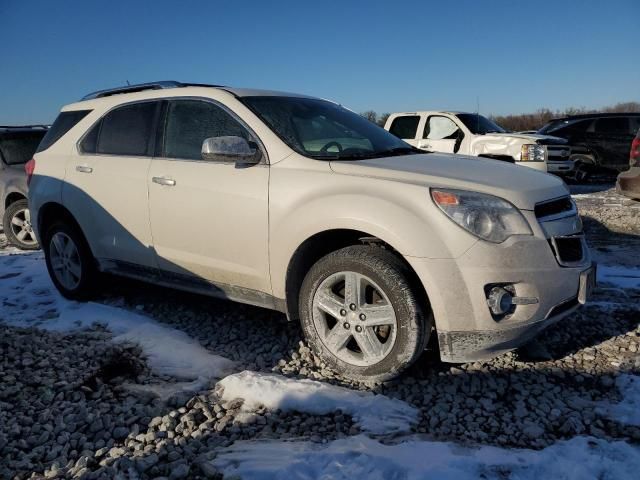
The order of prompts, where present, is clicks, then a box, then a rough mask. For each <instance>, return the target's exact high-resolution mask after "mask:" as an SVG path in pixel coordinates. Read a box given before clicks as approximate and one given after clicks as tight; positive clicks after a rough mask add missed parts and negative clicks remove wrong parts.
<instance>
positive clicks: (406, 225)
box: [269, 168, 476, 298]
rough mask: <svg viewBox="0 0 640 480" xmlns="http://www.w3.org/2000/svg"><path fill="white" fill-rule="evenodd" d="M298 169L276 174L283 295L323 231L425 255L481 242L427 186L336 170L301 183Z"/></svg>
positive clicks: (278, 281)
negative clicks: (295, 260)
mask: <svg viewBox="0 0 640 480" xmlns="http://www.w3.org/2000/svg"><path fill="white" fill-rule="evenodd" d="M297 174H298V173H297V172H295V171H288V170H283V171H278V169H276V168H274V169H273V171H272V176H271V188H270V192H271V193H270V226H269V230H270V264H271V269H270V271H271V280H272V286H273V293H274V295H275V296H276V297H278V298H284V296H285V281H286V271H287V267H288V265H289V262H290V260H291V258H292V257H293V255H294V253H295V251H296V250H297V249H298V247H299V246H300V245H301V244H302V243H304V241H305V240H307V239H309V238H311V237H312V236H314V235H316V234H318V233H322V232H326V231H329V230H342V229H347V230H357V231H360V232H363V233H365V234H366V235H367V236H374V237H377V238H379V239H381V240H382V241H384V242H385V243H387V244H389V245H390V246H391V247H393V248H394V249H395V250H396V251H398V252H399V253H400V254H402V255H403V256H406V257H421V258H456V257H458V256H460V255H462V254H463V253H464V252H465V251H466V250H468V249H469V248H470V247H471V246H472V245H473V244H474V243H475V242H476V239H475V237H473V236H471V235H470V234H468V233H466V232H465V231H463V230H462V229H460V228H459V227H458V226H457V225H455V224H454V223H453V222H451V221H450V220H449V219H448V218H447V217H446V216H445V215H444V214H443V213H442V212H441V211H440V210H439V209H438V207H436V205H435V204H433V202H432V200H431V199H430V197H429V191H428V189H427V188H426V187H424V186H420V185H412V184H407V183H402V182H397V181H391V180H384V179H375V178H371V177H358V176H352V175H341V174H336V173H331V172H330V171H327V172H323V173H316V174H314V175H313V176H308V177H307V178H306V181H304V182H301V181H296V179H295V176H296V175H297ZM298 180H299V179H298Z"/></svg>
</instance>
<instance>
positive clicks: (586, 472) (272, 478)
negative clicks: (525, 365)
mask: <svg viewBox="0 0 640 480" xmlns="http://www.w3.org/2000/svg"><path fill="white" fill-rule="evenodd" d="M212 465H213V466H214V467H216V469H218V470H219V471H222V472H223V473H224V475H225V477H226V476H227V475H228V476H232V475H238V476H240V477H241V478H242V479H243V480H252V479H255V480H296V479H300V480H303V479H304V480H307V479H311V478H326V479H328V478H330V479H332V480H340V479H344V480H347V479H348V480H352V479H354V478H366V479H369V480H386V479H403V480H422V479H425V478H437V479H438V480H476V479H478V478H484V479H495V480H502V479H505V478H513V479H519V480H529V479H531V480H538V479H541V478H554V479H564V480H589V479H593V480H596V479H598V480H602V479H611V480H613V479H616V480H624V479H633V478H637V474H638V471H639V469H640V449H638V447H635V446H631V445H629V444H627V443H624V442H607V441H604V440H599V439H595V438H591V437H576V438H573V439H571V440H568V441H563V442H558V443H556V444H554V445H551V446H550V447H547V448H545V449H544V450H539V451H537V450H516V449H514V450H510V449H503V448H498V447H480V448H465V447H460V446H457V445H455V444H453V443H445V442H432V441H426V440H421V439H419V438H417V437H413V438H412V439H411V440H409V441H405V442H402V443H398V444H393V445H388V444H382V443H380V442H379V441H377V440H374V439H371V438H368V437H366V436H364V435H358V436H355V437H348V438H345V439H341V440H335V441H333V442H330V443H328V444H327V445H319V444H317V443H311V442H287V441H277V440H274V441H258V442H251V441H242V442H236V443H235V444H234V445H232V446H231V447H229V448H228V449H227V450H225V451H223V452H220V453H219V454H218V456H217V458H216V459H215V460H213V461H212Z"/></svg>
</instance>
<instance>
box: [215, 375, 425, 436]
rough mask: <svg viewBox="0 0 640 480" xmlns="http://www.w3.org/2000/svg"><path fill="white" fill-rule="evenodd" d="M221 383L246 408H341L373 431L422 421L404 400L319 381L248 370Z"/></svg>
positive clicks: (314, 411) (328, 410) (397, 430)
mask: <svg viewBox="0 0 640 480" xmlns="http://www.w3.org/2000/svg"><path fill="white" fill-rule="evenodd" d="M218 385H219V386H220V387H222V388H223V389H224V391H223V392H222V394H221V395H222V399H223V400H225V401H230V400H234V399H236V398H242V399H243V400H244V404H243V406H242V409H243V410H244V411H252V410H256V409H257V408H258V407H259V406H260V405H264V406H265V407H266V408H268V409H271V410H275V409H278V408H279V409H281V410H288V411H292V410H293V411H298V412H305V413H310V414H313V415H327V414H329V413H332V412H335V411H337V410H341V411H342V412H344V413H347V414H349V415H351V416H352V417H353V419H354V421H355V422H356V423H357V424H358V425H359V426H360V428H361V429H362V430H363V431H366V432H369V433H372V434H386V433H401V432H407V431H409V430H410V429H411V425H413V424H415V423H416V422H417V420H418V410H417V409H415V408H414V407H412V406H411V405H409V404H407V403H405V402H403V401H401V400H396V399H393V398H389V397H386V396H384V395H376V394H374V393H372V392H360V391H356V390H350V389H348V388H344V387H338V386H335V385H330V384H327V383H322V382H317V381H315V380H309V379H302V380H299V379H292V378H286V377H283V376H280V375H274V374H261V373H257V372H249V371H244V372H240V373H236V374H234V375H230V376H228V377H226V378H223V379H222V380H220V381H219V382H218Z"/></svg>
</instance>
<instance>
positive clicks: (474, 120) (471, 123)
mask: <svg viewBox="0 0 640 480" xmlns="http://www.w3.org/2000/svg"><path fill="white" fill-rule="evenodd" d="M457 117H458V118H459V119H460V121H461V122H462V123H464V125H465V127H467V128H468V129H469V131H471V133H473V134H476V135H484V134H485V133H507V131H506V130H505V129H504V128H502V127H501V126H500V125H498V124H496V123H494V122H492V121H491V120H489V119H488V118H487V117H483V116H482V115H478V114H476V113H459V114H457Z"/></svg>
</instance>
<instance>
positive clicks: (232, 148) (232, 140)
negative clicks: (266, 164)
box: [202, 136, 262, 164]
mask: <svg viewBox="0 0 640 480" xmlns="http://www.w3.org/2000/svg"><path fill="white" fill-rule="evenodd" d="M261 156H262V155H261V153H260V150H259V149H258V146H257V145H256V144H255V143H253V142H247V141H246V140H245V139H244V138H242V137H236V136H225V137H209V138H205V140H204V142H202V159H203V160H209V161H212V162H225V163H244V164H256V163H260V158H261Z"/></svg>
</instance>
